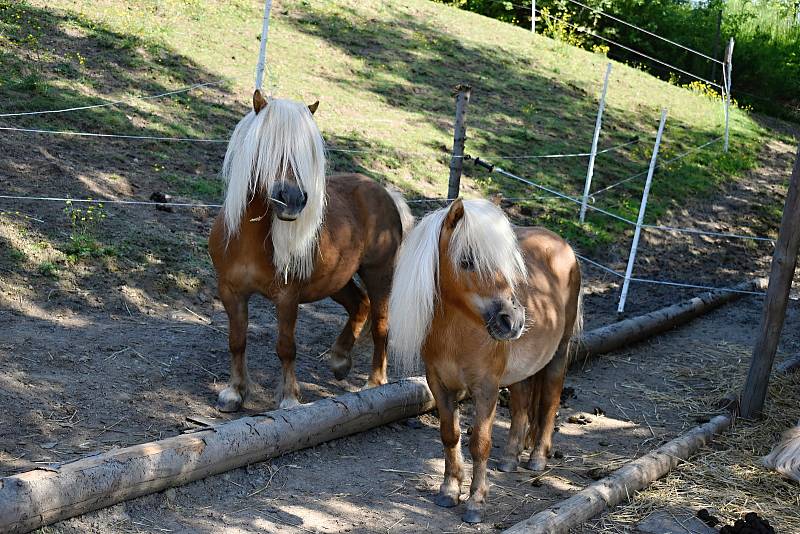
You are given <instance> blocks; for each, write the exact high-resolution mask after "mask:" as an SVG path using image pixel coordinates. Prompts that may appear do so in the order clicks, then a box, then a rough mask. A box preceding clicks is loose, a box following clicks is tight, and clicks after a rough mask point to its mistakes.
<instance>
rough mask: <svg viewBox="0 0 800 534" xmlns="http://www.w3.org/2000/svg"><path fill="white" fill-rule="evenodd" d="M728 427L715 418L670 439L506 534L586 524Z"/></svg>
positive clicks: (546, 533)
mask: <svg viewBox="0 0 800 534" xmlns="http://www.w3.org/2000/svg"><path fill="white" fill-rule="evenodd" d="M730 425H731V418H730V417H729V416H727V415H719V416H717V417H715V418H714V419H712V420H711V421H709V422H708V423H706V424H704V425H703V426H699V427H696V428H694V429H693V430H691V431H689V432H688V433H686V434H684V435H683V436H681V437H679V438H676V439H673V440H672V441H670V442H669V443H666V444H665V445H662V446H661V447H659V448H658V449H656V450H655V451H652V452H650V453H648V454H646V455H644V456H642V457H641V458H638V459H636V460H633V461H631V462H629V463H628V464H626V465H625V466H623V467H621V468H620V469H617V470H616V471H614V472H613V473H612V474H611V475H609V476H607V477H606V478H604V479H602V480H598V481H597V482H595V483H594V484H592V485H590V486H588V487H587V488H585V489H583V490H581V491H579V492H578V493H576V494H575V495H573V496H572V497H570V498H569V499H566V500H563V501H561V502H559V503H557V504H555V505H553V506H551V507H550V508H547V509H546V510H543V511H541V512H539V513H537V514H534V515H533V516H531V517H530V518H529V519H527V520H525V521H522V522H520V523H517V524H516V525H514V526H513V527H511V528H509V529H508V530H506V531H505V532H506V533H507V534H521V533H523V532H524V533H526V534H559V533H566V532H569V530H570V529H571V528H574V527H577V526H578V525H580V524H582V523H584V522H585V521H588V520H589V519H591V518H592V517H594V516H596V515H597V514H599V513H601V512H602V511H603V510H605V509H606V508H608V507H610V506H615V505H616V504H618V503H619V502H621V501H623V500H627V499H629V498H630V497H631V496H632V495H633V493H634V492H636V491H639V490H642V489H644V488H646V487H647V486H649V485H650V484H651V483H652V482H653V481H654V480H656V479H658V478H661V477H662V476H664V475H666V474H667V473H669V472H670V471H671V470H672V469H673V468H674V467H675V466H676V465H678V462H679V461H680V460H686V459H687V458H689V456H691V455H692V454H694V453H695V452H697V450H698V449H700V447H702V446H703V445H705V444H706V443H708V442H709V441H711V440H712V439H713V437H714V436H715V435H716V434H719V433H720V432H722V431H723V430H725V429H727V428H728V427H729V426H730Z"/></svg>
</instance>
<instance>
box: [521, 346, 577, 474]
mask: <svg viewBox="0 0 800 534" xmlns="http://www.w3.org/2000/svg"><path fill="white" fill-rule="evenodd" d="M568 351H569V340H567V341H562V342H561V344H560V345H559V346H558V349H557V350H556V354H555V356H553V359H552V360H550V363H548V364H547V365H546V366H545V367H544V369H542V370H541V371H539V372H538V373H536V380H535V383H534V388H536V389H537V390H538V392H537V396H538V399H537V401H538V402H536V404H533V403H532V405H531V412H529V415H530V417H531V420H532V421H533V417H535V418H536V423H535V428H536V434H535V435H533V436H532V438H533V450H532V451H531V456H530V459H529V460H528V465H527V467H528V469H530V470H532V471H543V470H544V468H545V467H546V466H547V458H548V456H549V455H550V449H551V448H552V444H553V427H554V426H555V421H556V412H557V411H558V405H559V402H560V401H561V390H562V389H563V387H564V377H565V375H566V374H567V360H568ZM532 400H533V399H532ZM532 411H535V413H532ZM531 426H532V427H534V423H533V422H531Z"/></svg>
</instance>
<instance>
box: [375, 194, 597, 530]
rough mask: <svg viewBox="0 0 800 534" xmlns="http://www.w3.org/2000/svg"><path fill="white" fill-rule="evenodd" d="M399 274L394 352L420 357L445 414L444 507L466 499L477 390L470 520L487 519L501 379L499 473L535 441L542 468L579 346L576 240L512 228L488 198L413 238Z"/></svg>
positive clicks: (534, 465)
mask: <svg viewBox="0 0 800 534" xmlns="http://www.w3.org/2000/svg"><path fill="white" fill-rule="evenodd" d="M394 278H395V282H394V283H395V286H394V290H393V291H392V295H391V298H390V304H389V336H390V348H391V352H392V354H393V357H395V358H397V360H398V361H397V363H398V364H399V366H400V368H401V369H405V370H408V369H410V368H411V367H412V366H413V365H414V364H415V363H416V362H417V361H418V359H419V355H421V356H422V360H423V361H424V362H425V372H426V376H427V379H428V385H429V387H430V389H431V391H432V392H433V396H434V397H435V399H436V407H437V408H438V410H439V418H440V421H441V423H440V430H441V437H442V443H443V444H444V452H445V474H444V482H443V483H442V485H441V488H440V490H439V493H438V495H437V496H436V499H435V502H436V504H438V505H439V506H445V507H451V506H455V505H457V504H458V502H459V495H460V493H461V482H462V479H463V477H464V475H463V465H462V464H463V460H462V457H461V447H460V437H461V430H460V427H459V421H458V406H457V401H458V399H459V396H460V395H461V393H462V392H468V393H469V394H470V395H471V396H472V399H473V402H474V405H475V420H474V422H473V430H472V436H471V438H470V443H469V448H470V453H471V454H472V462H473V467H472V485H471V487H470V497H469V500H468V501H467V509H466V512H465V513H464V515H463V519H464V521H466V522H468V523H477V522H480V521H481V518H482V515H483V509H484V507H485V501H486V495H487V491H488V488H487V484H486V463H487V460H488V457H489V452H490V451H491V448H492V446H491V441H492V424H493V421H494V415H495V406H496V404H497V395H498V389H499V388H500V387H501V386H509V387H510V389H511V414H512V416H511V430H510V433H509V439H508V444H507V445H506V449H505V452H504V454H503V459H502V461H501V462H500V465H499V467H500V469H501V470H503V471H510V470H514V469H516V467H517V464H518V461H519V455H520V453H521V452H522V449H523V448H524V445H525V443H526V441H527V440H530V442H531V443H532V444H533V451H532V452H531V455H530V459H529V460H528V467H529V468H530V469H534V470H542V469H544V467H545V464H546V462H547V455H548V453H549V452H550V446H551V438H552V433H553V423H554V420H555V415H556V409H557V408H558V403H559V397H560V394H561V389H562V386H563V384H564V375H565V372H566V367H567V361H568V358H569V356H568V354H569V346H570V341H571V339H572V338H573V336H574V335H575V334H577V333H578V331H579V329H580V325H581V312H580V294H581V274H580V268H579V266H578V263H577V261H576V258H575V254H574V253H573V251H572V249H571V248H570V246H569V245H568V244H567V243H566V242H565V241H564V240H563V239H561V238H560V237H558V236H557V235H555V234H553V233H552V232H550V231H548V230H545V229H542V228H513V227H512V226H511V224H510V223H509V221H508V219H507V218H506V217H505V215H504V214H503V212H502V211H501V210H500V209H499V208H498V207H497V206H495V205H494V204H492V203H491V202H488V201H485V200H466V201H461V200H456V201H455V202H453V203H452V204H451V206H450V207H449V209H448V208H444V209H441V210H438V211H435V212H433V213H431V214H429V215H428V216H426V217H425V218H424V219H423V220H422V221H420V222H419V223H418V224H417V226H416V227H415V228H414V229H413V230H412V231H411V232H410V233H409V234H408V236H407V238H406V241H405V242H404V244H403V246H402V248H401V251H400V255H399V257H398V261H397V267H396V269H395V277H394ZM528 423H530V424H528ZM528 427H529V429H528ZM526 431H527V436H526ZM526 438H527V439H526Z"/></svg>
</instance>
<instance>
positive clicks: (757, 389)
mask: <svg viewBox="0 0 800 534" xmlns="http://www.w3.org/2000/svg"><path fill="white" fill-rule="evenodd" d="M798 247H800V147H798V149H797V156H796V159H795V162H794V171H793V172H792V178H791V180H790V181H789V191H788V192H787V194H786V203H785V204H784V206H783V217H782V218H781V228H780V231H779V232H778V242H777V243H776V244H775V252H774V253H773V254H772V269H771V270H770V274H769V287H768V288H767V298H766V300H765V301H764V312H763V313H762V315H761V325H760V326H759V329H758V337H757V338H756V343H755V347H754V348H753V357H752V358H751V360H750V370H749V371H748V373H747V382H745V385H744V390H743V391H742V405H741V409H742V412H741V413H742V417H746V418H748V419H754V418H756V417H759V416H760V415H761V410H762V408H763V407H764V400H765V399H766V397H767V386H768V385H769V375H770V372H771V371H772V364H773V362H774V361H775V352H776V351H777V349H778V342H779V341H780V337H781V330H782V329H783V320H784V318H785V316H786V303H787V301H788V300H789V290H790V289H791V288H792V279H793V278H794V270H795V266H796V265H797V252H798Z"/></svg>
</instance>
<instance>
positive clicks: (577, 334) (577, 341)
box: [567, 258, 583, 368]
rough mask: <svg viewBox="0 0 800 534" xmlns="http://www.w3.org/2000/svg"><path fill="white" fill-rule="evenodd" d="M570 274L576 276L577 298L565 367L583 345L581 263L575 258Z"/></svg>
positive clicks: (570, 362) (570, 363)
mask: <svg viewBox="0 0 800 534" xmlns="http://www.w3.org/2000/svg"><path fill="white" fill-rule="evenodd" d="M573 273H574V274H573V275H572V276H577V278H578V299H577V302H576V305H575V322H574V323H573V324H572V335H571V337H570V339H569V344H568V345H567V368H569V366H570V365H572V361H573V359H574V358H576V357H577V356H578V354H579V353H580V351H581V347H582V346H583V275H582V274H581V265H580V263H578V259H577V258H575V267H574V271H573Z"/></svg>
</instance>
